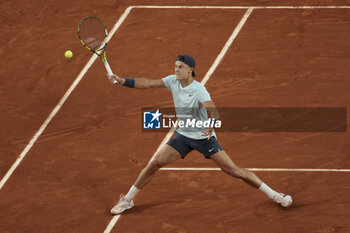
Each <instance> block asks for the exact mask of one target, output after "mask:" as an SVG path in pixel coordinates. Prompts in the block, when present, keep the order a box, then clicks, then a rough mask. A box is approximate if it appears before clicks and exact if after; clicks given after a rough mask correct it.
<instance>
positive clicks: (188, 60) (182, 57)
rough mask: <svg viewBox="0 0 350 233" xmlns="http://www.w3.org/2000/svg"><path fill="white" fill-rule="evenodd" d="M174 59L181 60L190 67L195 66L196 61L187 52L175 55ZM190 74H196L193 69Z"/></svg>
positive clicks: (194, 75)
mask: <svg viewBox="0 0 350 233" xmlns="http://www.w3.org/2000/svg"><path fill="white" fill-rule="evenodd" d="M176 61H181V62H183V63H185V64H186V65H188V66H189V67H191V68H194V67H195V66H196V62H195V60H194V59H193V57H191V56H190V55H187V54H180V55H179V56H177V58H176ZM192 76H193V77H196V74H195V73H194V71H192Z"/></svg>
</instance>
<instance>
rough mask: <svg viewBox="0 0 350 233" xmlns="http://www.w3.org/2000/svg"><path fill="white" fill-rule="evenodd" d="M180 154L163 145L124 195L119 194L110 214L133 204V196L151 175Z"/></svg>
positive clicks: (122, 210) (119, 212) (176, 158)
mask: <svg viewBox="0 0 350 233" xmlns="http://www.w3.org/2000/svg"><path fill="white" fill-rule="evenodd" d="M181 158H182V157H181V155H180V153H179V152H178V151H176V150H175V149H174V148H173V147H171V146H169V145H164V146H163V147H162V149H161V150H160V151H159V153H157V154H156V156H155V157H154V159H153V160H151V161H150V162H149V163H148V164H147V166H146V167H145V168H144V169H143V170H142V171H141V173H140V174H139V176H138V177H137V179H136V181H135V183H134V185H133V186H132V187H131V188H130V190H129V192H128V193H127V194H126V196H124V195H121V196H120V199H119V202H118V204H117V205H116V206H114V207H113V208H112V210H111V214H121V213H122V212H124V211H125V210H127V209H130V208H132V207H133V206H134V202H133V200H132V199H133V198H134V196H135V195H136V193H137V192H138V191H139V190H140V189H142V188H143V187H144V186H145V185H146V184H147V183H148V182H149V181H150V180H151V179H152V177H153V175H154V174H155V173H156V172H157V171H158V170H159V169H160V168H161V167H163V166H165V165H167V164H170V163H172V162H174V161H176V160H178V159H181Z"/></svg>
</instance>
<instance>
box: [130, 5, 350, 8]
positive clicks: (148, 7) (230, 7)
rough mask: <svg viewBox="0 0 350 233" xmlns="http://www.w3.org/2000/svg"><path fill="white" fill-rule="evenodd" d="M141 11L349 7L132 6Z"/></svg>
mask: <svg viewBox="0 0 350 233" xmlns="http://www.w3.org/2000/svg"><path fill="white" fill-rule="evenodd" d="M134 8H141V9H142V8H143V9H350V6H143V5H139V6H134Z"/></svg>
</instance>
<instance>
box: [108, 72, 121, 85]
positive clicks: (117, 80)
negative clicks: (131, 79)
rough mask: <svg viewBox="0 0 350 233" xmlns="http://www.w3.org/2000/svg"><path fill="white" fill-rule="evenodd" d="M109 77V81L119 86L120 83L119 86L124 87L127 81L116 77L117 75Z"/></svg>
mask: <svg viewBox="0 0 350 233" xmlns="http://www.w3.org/2000/svg"><path fill="white" fill-rule="evenodd" d="M107 77H108V80H109V81H110V82H111V83H112V84H117V83H119V84H121V85H123V84H124V83H125V79H123V78H121V77H119V76H118V75H116V74H113V75H112V76H109V75H108V74H107Z"/></svg>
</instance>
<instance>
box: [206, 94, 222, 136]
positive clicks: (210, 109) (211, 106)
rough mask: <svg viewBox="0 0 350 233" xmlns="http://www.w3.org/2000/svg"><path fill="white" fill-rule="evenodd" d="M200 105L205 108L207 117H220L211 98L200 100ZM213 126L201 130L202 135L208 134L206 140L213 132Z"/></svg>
mask: <svg viewBox="0 0 350 233" xmlns="http://www.w3.org/2000/svg"><path fill="white" fill-rule="evenodd" d="M202 105H203V106H204V107H205V108H206V110H207V112H208V116H209V118H211V119H212V120H214V121H216V120H219V119H220V113H219V111H218V110H217V108H216V106H215V103H214V102H213V101H212V100H209V101H205V102H202ZM213 130H214V129H213V127H209V128H208V130H207V131H205V132H203V136H208V140H209V138H210V137H211V135H212V133H213Z"/></svg>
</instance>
